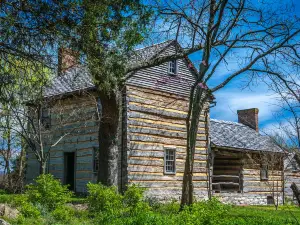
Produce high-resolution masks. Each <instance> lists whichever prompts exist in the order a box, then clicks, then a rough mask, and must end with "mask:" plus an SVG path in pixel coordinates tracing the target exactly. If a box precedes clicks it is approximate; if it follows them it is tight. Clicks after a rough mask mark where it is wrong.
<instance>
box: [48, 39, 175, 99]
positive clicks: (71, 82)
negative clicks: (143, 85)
mask: <svg viewBox="0 0 300 225" xmlns="http://www.w3.org/2000/svg"><path fill="white" fill-rule="evenodd" d="M175 42H176V41H175V40H168V41H165V42H162V43H159V44H154V45H151V46H148V47H145V48H141V49H137V50H135V51H134V53H133V54H132V55H131V56H130V57H129V60H128V61H129V62H130V63H138V62H139V61H144V62H145V61H147V60H150V59H152V58H154V57H156V56H157V55H158V54H159V53H161V52H162V51H164V50H165V49H166V48H167V47H168V46H170V45H171V44H172V43H175ZM93 88H96V86H95V83H94V81H93V78H92V76H91V74H90V73H89V72H88V69H87V68H86V67H84V66H76V67H73V68H70V69H69V70H67V71H66V72H65V73H64V74H62V75H60V76H56V77H55V78H54V79H53V80H52V83H51V85H50V86H49V87H47V88H46V89H45V94H44V97H52V96H56V95H62V94H68V93H72V92H75V91H80V90H86V89H93Z"/></svg>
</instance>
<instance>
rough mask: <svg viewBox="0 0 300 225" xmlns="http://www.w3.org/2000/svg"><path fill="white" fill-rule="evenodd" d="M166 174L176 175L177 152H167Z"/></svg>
mask: <svg viewBox="0 0 300 225" xmlns="http://www.w3.org/2000/svg"><path fill="white" fill-rule="evenodd" d="M165 172H167V173H175V150H174V149H166V150H165Z"/></svg>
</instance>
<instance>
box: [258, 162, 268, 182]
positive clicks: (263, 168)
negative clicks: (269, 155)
mask: <svg viewBox="0 0 300 225" xmlns="http://www.w3.org/2000/svg"><path fill="white" fill-rule="evenodd" d="M263 171H265V173H266V177H263V176H262V174H263ZM260 180H261V181H267V180H269V168H268V164H262V165H261V167H260Z"/></svg>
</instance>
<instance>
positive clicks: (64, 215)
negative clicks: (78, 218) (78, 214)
mask: <svg viewBox="0 0 300 225" xmlns="http://www.w3.org/2000/svg"><path fill="white" fill-rule="evenodd" d="M51 215H52V216H53V218H54V219H55V220H57V221H60V222H63V223H69V222H70V221H72V219H73V218H74V215H75V210H74V209H73V208H71V207H69V206H58V207H57V208H56V209H54V210H53V211H52V212H51Z"/></svg>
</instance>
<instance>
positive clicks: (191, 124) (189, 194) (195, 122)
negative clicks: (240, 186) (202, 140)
mask: <svg viewBox="0 0 300 225" xmlns="http://www.w3.org/2000/svg"><path fill="white" fill-rule="evenodd" d="M191 95H194V97H193V96H190V99H193V101H192V102H191V103H190V105H189V111H190V112H191V113H190V114H189V115H188V117H187V121H186V127H187V148H186V161H185V168H184V175H183V183H182V196H181V209H182V208H183V207H184V206H185V205H191V204H192V203H193V200H194V195H193V194H194V187H193V167H194V155H195V146H196V141H197V132H198V126H199V117H200V114H201V112H202V110H203V108H204V104H205V102H206V101H207V93H206V91H203V89H201V88H200V87H196V91H195V94H194V92H191Z"/></svg>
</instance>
